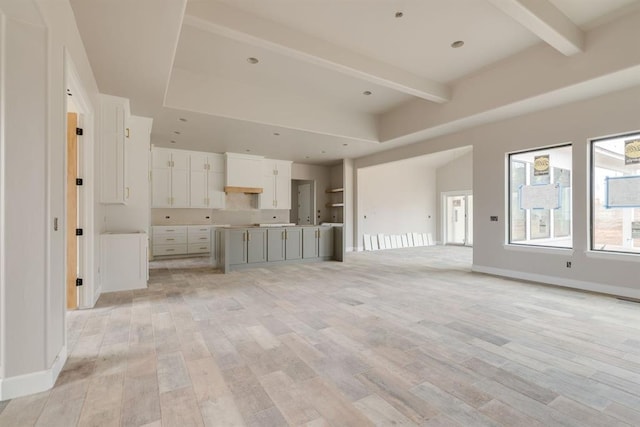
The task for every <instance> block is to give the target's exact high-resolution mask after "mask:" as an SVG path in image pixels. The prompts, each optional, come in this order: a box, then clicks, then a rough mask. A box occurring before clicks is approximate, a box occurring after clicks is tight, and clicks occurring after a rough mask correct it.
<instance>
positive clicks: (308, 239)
mask: <svg viewBox="0 0 640 427" xmlns="http://www.w3.org/2000/svg"><path fill="white" fill-rule="evenodd" d="M302 233H303V235H302V257H303V258H305V259H307V258H318V257H320V258H330V257H332V256H333V228H332V227H305V228H303V232H302Z"/></svg>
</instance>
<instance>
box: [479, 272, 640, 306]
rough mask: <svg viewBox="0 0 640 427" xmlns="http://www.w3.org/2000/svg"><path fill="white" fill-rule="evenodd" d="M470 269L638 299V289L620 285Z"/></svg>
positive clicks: (525, 273) (524, 273)
mask: <svg viewBox="0 0 640 427" xmlns="http://www.w3.org/2000/svg"><path fill="white" fill-rule="evenodd" d="M471 271H474V272H476V273H485V274H491V275H494V276H502V277H508V278H511V279H519V280H528V281H531V282H538V283H544V284H547V285H554V286H560V287H563V288H574V289H580V290H583V291H589V292H598V293H602V294H608V295H614V296H621V297H627V298H635V299H640V289H633V288H626V287H622V286H611V285H605V284H602V283H594V282H585V281H582V280H575V279H565V278H562V277H555V276H547V275H544V274H535V273H527V272H523V271H515V270H505V269H502V268H494V267H485V266H482V265H476V264H473V265H472V266H471Z"/></svg>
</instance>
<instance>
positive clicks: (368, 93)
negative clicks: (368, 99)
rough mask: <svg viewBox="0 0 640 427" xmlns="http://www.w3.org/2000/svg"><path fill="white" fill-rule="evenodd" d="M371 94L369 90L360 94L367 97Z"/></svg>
mask: <svg viewBox="0 0 640 427" xmlns="http://www.w3.org/2000/svg"><path fill="white" fill-rule="evenodd" d="M372 93H373V92H371V91H370V90H365V91H364V92H362V94H363V95H366V96H369V95H371V94H372Z"/></svg>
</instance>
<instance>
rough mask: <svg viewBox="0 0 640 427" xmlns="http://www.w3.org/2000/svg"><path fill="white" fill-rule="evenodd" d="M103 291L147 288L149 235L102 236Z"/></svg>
mask: <svg viewBox="0 0 640 427" xmlns="http://www.w3.org/2000/svg"><path fill="white" fill-rule="evenodd" d="M100 245H101V248H100V249H101V250H100V254H101V265H102V271H103V277H102V292H114V291H125V290H131V289H142V288H146V287H147V280H148V278H149V277H148V274H149V265H148V256H147V250H148V239H147V234H146V233H105V234H102V235H101V236H100Z"/></svg>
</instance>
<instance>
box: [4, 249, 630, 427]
mask: <svg viewBox="0 0 640 427" xmlns="http://www.w3.org/2000/svg"><path fill="white" fill-rule="evenodd" d="M470 264H471V250H470V249H468V248H457V247H444V248H443V247H425V248H411V249H398V250H387V251H378V252H366V253H357V254H351V256H350V257H349V259H348V262H346V263H333V262H326V263H315V264H299V265H287V266H277V267H270V268H264V269H255V270H246V271H242V272H233V273H231V274H228V275H222V274H219V273H218V272H217V271H215V270H213V269H210V268H197V267H196V266H197V262H196V263H191V264H189V262H178V263H173V264H171V263H169V264H165V265H169V266H172V267H171V268H161V267H162V265H158V264H155V265H154V267H155V268H153V269H152V272H151V280H150V283H149V289H148V290H144V291H136V292H120V293H113V294H106V295H103V296H102V297H101V298H100V300H99V302H98V305H97V307H96V308H95V309H93V310H86V311H77V312H71V313H69V316H68V327H69V333H68V339H69V349H70V356H69V360H68V362H67V364H66V366H65V368H64V370H63V372H62V373H61V375H60V377H59V379H58V382H57V384H56V386H55V387H54V388H53V389H52V390H50V391H47V392H45V393H40V394H38V395H34V396H29V397H25V398H20V399H15V400H12V401H10V402H8V404H6V403H3V404H0V411H1V412H0V425H2V426H30V425H34V424H35V425H42V426H48V427H49V426H65V427H67V426H74V425H81V426H109V425H114V426H115V425H124V426H160V425H164V426H180V427H186V426H191V425H194V426H200V425H208V426H243V425H245V426H285V425H295V426H298V425H306V426H313V427H318V426H329V425H330V426H369V425H380V426H391V425H394V426H415V425H418V426H499V425H502V426H581V427H584V426H606V427H612V426H638V425H640V304H636V303H632V302H625V301H621V300H617V299H615V298H612V297H607V296H600V295H594V294H588V293H582V292H577V291H572V290H567V289H560V288H553V287H546V286H541V285H536V284H530V283H523V282H517V281H512V280H505V279H500V278H495V277H491V276H487V275H481V274H473V273H471V272H470V267H469V266H470ZM187 267H191V268H187ZM194 267H195V268H194Z"/></svg>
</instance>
